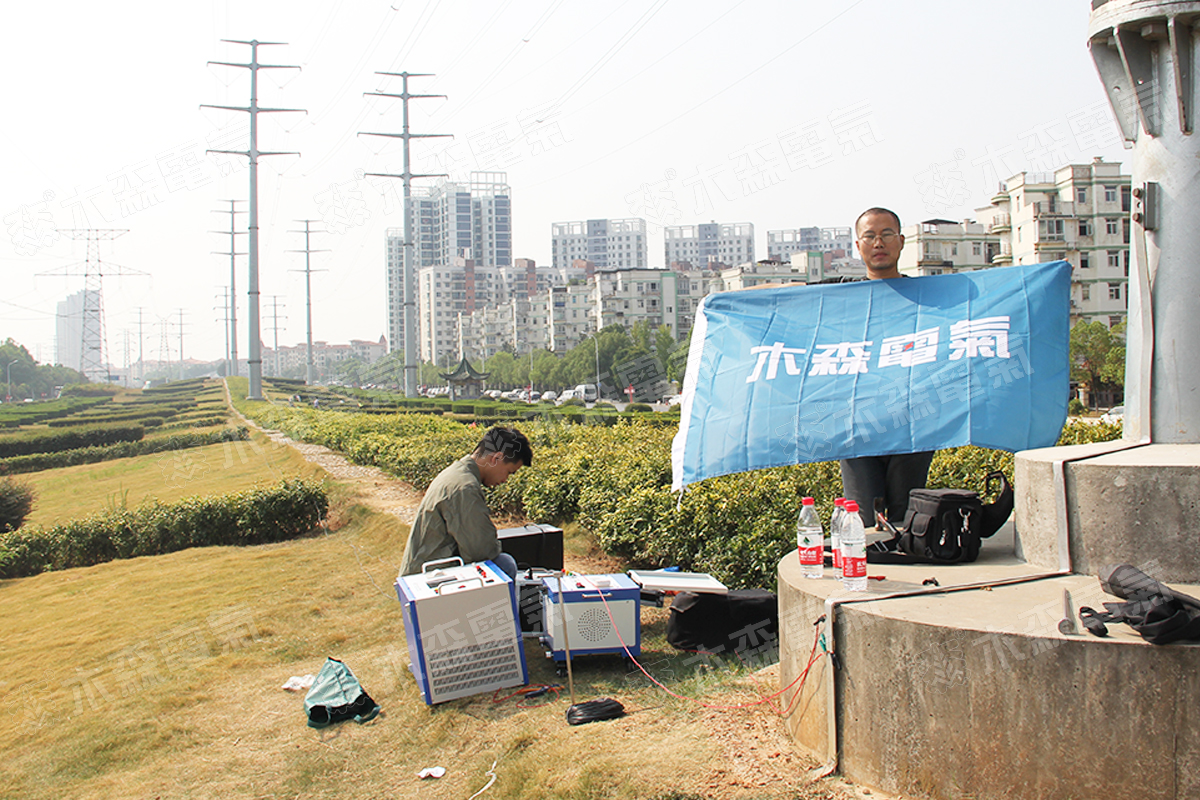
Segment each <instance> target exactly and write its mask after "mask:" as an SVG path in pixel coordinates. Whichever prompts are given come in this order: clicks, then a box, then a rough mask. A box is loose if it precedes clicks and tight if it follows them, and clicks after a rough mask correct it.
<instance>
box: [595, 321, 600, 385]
mask: <svg viewBox="0 0 1200 800" xmlns="http://www.w3.org/2000/svg"><path fill="white" fill-rule="evenodd" d="M596 402H597V403H599V402H600V331H596Z"/></svg>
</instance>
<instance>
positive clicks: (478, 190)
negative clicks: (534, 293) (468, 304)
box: [386, 172, 513, 352]
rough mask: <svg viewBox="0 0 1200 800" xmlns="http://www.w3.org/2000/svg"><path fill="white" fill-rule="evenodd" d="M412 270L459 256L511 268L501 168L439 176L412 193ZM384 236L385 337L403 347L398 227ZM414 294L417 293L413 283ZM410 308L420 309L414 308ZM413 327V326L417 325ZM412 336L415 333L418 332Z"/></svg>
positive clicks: (507, 199)
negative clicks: (457, 178) (457, 177)
mask: <svg viewBox="0 0 1200 800" xmlns="http://www.w3.org/2000/svg"><path fill="white" fill-rule="evenodd" d="M412 232H413V241H412V250H413V254H412V257H413V264H412V274H413V276H414V280H415V276H416V274H417V271H418V270H420V269H422V268H424V267H433V266H438V265H441V266H445V265H449V264H452V263H453V261H454V259H456V258H465V259H468V260H470V261H471V262H473V263H474V264H477V265H479V266H481V267H510V268H511V267H512V266H513V257H512V198H511V197H510V194H509V187H508V183H507V175H506V174H505V173H503V172H472V173H470V175H469V180H468V181H467V182H465V183H463V182H451V181H442V182H440V183H438V184H436V185H434V186H431V187H429V188H427V189H425V190H424V191H423V192H420V193H417V194H414V195H413V198H412ZM386 235H387V239H386V263H387V281H386V287H387V292H386V293H387V298H386V302H387V334H386V335H387V339H388V341H389V342H391V343H392V347H393V348H394V349H396V350H397V351H398V352H404V330H405V319H404V315H405V308H404V292H405V286H404V229H403V228H389V229H388V230H387V234H386ZM413 291H414V296H415V295H416V294H417V292H418V288H417V286H416V285H415V284H414V288H413ZM414 313H417V314H418V319H420V313H419V312H418V311H417V309H414ZM418 327H419V325H418ZM418 340H420V337H419V336H418Z"/></svg>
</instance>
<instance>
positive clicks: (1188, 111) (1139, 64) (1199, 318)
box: [1088, 0, 1200, 444]
mask: <svg viewBox="0 0 1200 800" xmlns="http://www.w3.org/2000/svg"><path fill="white" fill-rule="evenodd" d="M1088 27H1089V46H1090V48H1091V52H1092V58H1093V59H1094V60H1095V62H1096V69H1097V71H1098V72H1099V73H1100V79H1101V81H1102V82H1103V83H1104V88H1105V91H1106V92H1107V93H1108V98H1109V101H1110V102H1111V104H1112V108H1113V111H1114V113H1115V114H1116V117H1117V122H1118V124H1119V126H1120V128H1121V131H1122V133H1123V135H1124V137H1125V140H1126V142H1128V143H1130V144H1131V145H1132V148H1133V169H1132V176H1133V181H1132V183H1133V192H1134V200H1133V208H1132V210H1131V214H1132V222H1133V225H1132V236H1131V243H1130V247H1131V250H1132V253H1131V255H1132V258H1131V261H1130V263H1131V266H1130V273H1129V294H1128V297H1129V332H1128V337H1127V342H1126V344H1127V349H1126V352H1127V357H1126V367H1125V391H1126V400H1125V438H1126V439H1129V440H1133V441H1146V440H1149V441H1153V442H1155V443H1160V444H1174V443H1189V444H1194V443H1198V442H1200V238H1198V235H1197V226H1196V223H1197V220H1200V135H1198V134H1197V133H1195V132H1194V130H1195V118H1196V105H1197V103H1198V101H1200V96H1198V94H1197V80H1196V76H1195V69H1196V65H1197V61H1198V59H1197V55H1198V53H1197V49H1198V48H1197V45H1198V43H1200V35H1198V30H1200V2H1196V0H1092V14H1091V19H1090V21H1089V26H1088Z"/></svg>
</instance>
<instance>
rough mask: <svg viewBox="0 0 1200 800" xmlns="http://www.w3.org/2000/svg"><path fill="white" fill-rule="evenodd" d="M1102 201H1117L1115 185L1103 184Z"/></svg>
mask: <svg viewBox="0 0 1200 800" xmlns="http://www.w3.org/2000/svg"><path fill="white" fill-rule="evenodd" d="M1104 202H1106V203H1115V202H1117V187H1115V186H1105V187H1104Z"/></svg>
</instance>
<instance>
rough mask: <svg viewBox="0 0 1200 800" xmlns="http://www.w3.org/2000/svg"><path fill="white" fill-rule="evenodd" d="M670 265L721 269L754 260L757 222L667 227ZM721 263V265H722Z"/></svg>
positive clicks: (666, 252) (666, 248) (665, 249)
mask: <svg viewBox="0 0 1200 800" xmlns="http://www.w3.org/2000/svg"><path fill="white" fill-rule="evenodd" d="M663 254H664V257H665V258H666V261H665V262H663V263H665V264H666V265H667V266H668V267H672V268H674V267H675V266H677V265H678V266H685V265H686V266H690V267H692V268H694V269H714V268H715V269H719V268H720V266H729V265H731V264H744V263H746V262H748V261H754V224H753V223H750V222H731V223H718V222H706V223H703V224H701V225H672V226H668V227H666V228H664V229H663ZM718 265H720V266H718Z"/></svg>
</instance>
